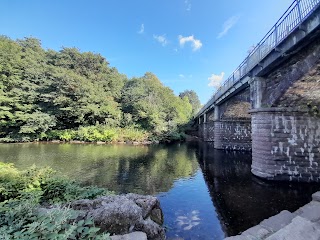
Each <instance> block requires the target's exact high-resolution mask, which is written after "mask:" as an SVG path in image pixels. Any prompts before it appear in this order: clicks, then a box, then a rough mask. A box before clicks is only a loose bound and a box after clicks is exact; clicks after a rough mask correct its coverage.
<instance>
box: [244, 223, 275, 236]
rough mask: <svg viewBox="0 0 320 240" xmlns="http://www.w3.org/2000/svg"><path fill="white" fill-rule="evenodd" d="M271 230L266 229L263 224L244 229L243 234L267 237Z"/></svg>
mask: <svg viewBox="0 0 320 240" xmlns="http://www.w3.org/2000/svg"><path fill="white" fill-rule="evenodd" d="M270 233H272V232H270V231H269V230H267V229H265V228H264V227H262V226H261V225H257V226H254V227H252V228H249V229H247V230H246V231H244V232H243V233H242V234H241V236H244V237H246V238H253V239H254V238H256V239H264V238H266V237H267V236H268V235H270Z"/></svg>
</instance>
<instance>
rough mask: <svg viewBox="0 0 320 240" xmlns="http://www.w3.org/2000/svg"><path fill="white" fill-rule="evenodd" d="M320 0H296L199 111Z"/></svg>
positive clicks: (304, 16)
mask: <svg viewBox="0 0 320 240" xmlns="http://www.w3.org/2000/svg"><path fill="white" fill-rule="evenodd" d="M319 3H320V0H295V1H294V2H293V3H292V4H291V5H290V7H289V8H288V9H287V11H286V12H285V13H284V14H283V15H282V16H281V17H280V19H279V20H278V21H277V22H276V24H275V25H274V26H273V27H272V28H271V29H270V31H269V32H268V33H267V34H266V35H265V36H264V37H263V38H262V40H261V41H260V42H259V43H258V44H257V45H256V46H255V48H254V49H253V50H252V51H251V52H250V53H249V55H248V56H247V57H246V58H245V60H244V61H243V62H242V63H241V64H240V65H239V67H238V68H237V69H236V70H235V71H234V72H233V73H232V74H231V76H230V77H229V78H228V79H227V80H225V81H224V82H223V84H222V85H221V86H220V87H219V88H218V90H217V91H216V92H215V93H214V95H213V96H212V98H211V99H210V100H209V101H208V102H207V103H206V104H205V105H204V106H203V108H202V109H201V110H200V111H199V113H198V114H197V116H198V115H199V114H202V112H203V111H204V110H206V109H207V108H208V107H209V106H210V105H212V104H213V103H214V102H215V101H216V100H217V99H218V98H219V97H221V96H222V95H223V94H224V93H225V92H226V91H227V90H229V89H230V88H231V87H232V86H233V85H234V84H235V83H237V82H239V81H240V80H241V79H242V78H243V77H245V76H246V75H247V74H248V73H249V72H250V71H251V70H252V69H253V68H254V67H255V66H256V65H257V64H258V63H259V62H260V61H261V60H262V59H264V58H265V57H266V56H267V55H268V54H269V53H270V52H271V51H272V50H273V49H275V48H276V47H277V46H278V45H279V44H280V43H281V42H282V41H283V40H284V39H285V38H286V37H287V36H288V35H289V34H290V33H291V32H292V31H293V30H295V29H296V28H297V27H298V26H299V25H300V24H301V23H302V22H303V21H304V20H305V19H306V18H307V17H308V16H309V15H310V14H311V13H312V12H313V11H314V9H315V8H316V7H317V6H318V5H319Z"/></svg>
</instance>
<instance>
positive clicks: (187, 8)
mask: <svg viewBox="0 0 320 240" xmlns="http://www.w3.org/2000/svg"><path fill="white" fill-rule="evenodd" d="M184 4H185V5H186V10H187V11H191V0H185V1H184Z"/></svg>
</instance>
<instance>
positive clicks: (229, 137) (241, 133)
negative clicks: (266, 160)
mask: <svg viewBox="0 0 320 240" xmlns="http://www.w3.org/2000/svg"><path fill="white" fill-rule="evenodd" d="M214 148H216V149H225V150H241V151H250V150H251V121H250V120H220V121H215V122H214Z"/></svg>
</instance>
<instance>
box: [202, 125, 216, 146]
mask: <svg viewBox="0 0 320 240" xmlns="http://www.w3.org/2000/svg"><path fill="white" fill-rule="evenodd" d="M203 126H204V127H203V132H204V134H203V141H205V142H213V141H214V122H212V121H208V122H206V123H204V124H203Z"/></svg>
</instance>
